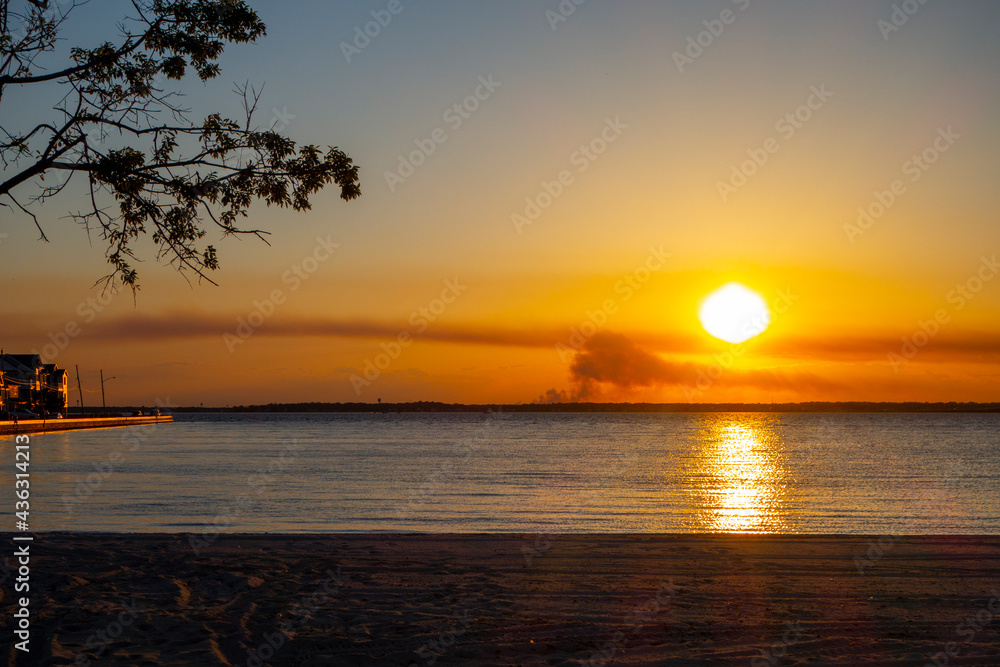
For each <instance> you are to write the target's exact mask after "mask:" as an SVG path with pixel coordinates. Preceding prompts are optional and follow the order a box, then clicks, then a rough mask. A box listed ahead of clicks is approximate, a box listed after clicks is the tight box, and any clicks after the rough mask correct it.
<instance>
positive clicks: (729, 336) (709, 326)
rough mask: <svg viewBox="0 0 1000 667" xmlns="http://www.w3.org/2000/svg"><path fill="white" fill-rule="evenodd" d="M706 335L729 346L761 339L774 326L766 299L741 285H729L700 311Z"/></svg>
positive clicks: (713, 294) (715, 292)
mask: <svg viewBox="0 0 1000 667" xmlns="http://www.w3.org/2000/svg"><path fill="white" fill-rule="evenodd" d="M698 319H699V320H701V326H703V327H704V328H705V331H707V332H708V333H710V334H711V335H713V336H715V337H716V338H721V339H722V340H724V341H726V342H727V343H742V342H743V341H746V340H750V339H751V338H753V337H754V336H758V335H760V334H761V333H763V332H764V330H765V329H767V326H768V325H769V324H770V323H771V311H770V310H769V309H768V307H767V303H766V302H765V301H764V299H763V298H762V297H761V296H760V295H759V294H757V293H756V292H754V291H753V290H751V289H750V288H748V287H746V286H745V285H741V284H740V283H727V284H725V285H723V286H722V287H720V288H719V289H717V290H715V291H714V292H712V293H711V294H709V295H708V298H707V299H705V301H704V302H703V303H702V304H701V310H700V311H698Z"/></svg>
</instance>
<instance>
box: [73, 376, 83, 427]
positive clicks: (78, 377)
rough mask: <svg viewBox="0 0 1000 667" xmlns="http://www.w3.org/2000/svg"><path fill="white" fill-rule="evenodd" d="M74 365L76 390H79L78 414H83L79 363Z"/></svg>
mask: <svg viewBox="0 0 1000 667" xmlns="http://www.w3.org/2000/svg"><path fill="white" fill-rule="evenodd" d="M74 365H75V366H76V390H77V391H78V392H80V416H81V417H82V416H83V387H81V386H80V364H74Z"/></svg>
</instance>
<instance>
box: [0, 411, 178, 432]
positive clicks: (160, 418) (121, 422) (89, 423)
mask: <svg viewBox="0 0 1000 667" xmlns="http://www.w3.org/2000/svg"><path fill="white" fill-rule="evenodd" d="M172 421H174V418H173V417H172V416H171V415H149V416H143V417H84V418H77V419H74V418H72V417H70V418H67V419H21V420H19V421H17V422H16V423H15V422H13V421H0V436H7V435H30V434H33V433H56V432H58V431H82V430H89V429H94V428H119V427H123V426H143V425H146V424H167V423H170V422H172Z"/></svg>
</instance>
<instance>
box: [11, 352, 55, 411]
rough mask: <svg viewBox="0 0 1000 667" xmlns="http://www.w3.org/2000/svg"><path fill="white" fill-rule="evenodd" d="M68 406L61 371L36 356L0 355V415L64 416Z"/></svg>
mask: <svg viewBox="0 0 1000 667" xmlns="http://www.w3.org/2000/svg"><path fill="white" fill-rule="evenodd" d="M68 407H69V373H68V372H67V371H66V370H65V369H63V368H59V367H58V366H57V365H55V364H45V363H42V358H41V356H39V355H37V354H3V353H0V413H17V412H31V413H34V414H36V415H38V416H39V417H54V416H56V415H57V414H60V415H63V416H66V410H67V409H68ZM5 416H6V415H4V416H0V419H3V418H4V417H5Z"/></svg>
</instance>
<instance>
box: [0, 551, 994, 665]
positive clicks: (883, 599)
mask: <svg viewBox="0 0 1000 667" xmlns="http://www.w3.org/2000/svg"><path fill="white" fill-rule="evenodd" d="M877 540H878V538H874V537H873V538H866V537H843V536H837V537H823V536H815V537H796V536H766V537H763V536H692V535H680V536H674V535H635V536H622V535H619V536H609V535H559V534H553V535H548V536H535V535H531V536H525V535H389V534H383V535H371V534H338V535H294V536H282V535H223V536H219V537H218V538H217V539H215V540H213V541H210V543H208V544H205V543H204V542H196V546H197V547H198V548H197V550H195V549H193V548H192V544H191V537H190V536H187V535H152V534H149V535H143V534H129V535H121V534H68V533H47V534H46V533H43V534H39V535H38V536H37V537H36V541H35V542H34V543H33V544H32V547H31V553H32V559H31V593H30V599H31V602H30V609H31V618H32V626H31V633H32V642H31V654H30V656H28V657H29V658H30V659H29V660H25V659H24V658H25V656H24V655H23V654H21V655H18V654H19V652H17V651H15V650H14V648H13V646H12V644H11V643H10V635H9V633H8V635H7V636H5V637H4V638H3V640H2V641H3V643H4V644H5V646H4V648H3V651H4V654H5V656H9V664H12V665H13V664H42V665H86V664H114V665H261V664H275V665H433V664H436V665H449V664H465V665H472V664H484V665H602V664H617V665H717V664H746V665H753V666H754V667H757V666H760V665H804V664H842V665H867V664H871V665H887V664H888V665H927V664H948V665H996V664H1000V619H997V618H996V617H997V616H1000V600H998V599H997V597H996V596H997V595H998V590H1000V538H998V537H995V536H994V537H907V538H893V539H887V538H883V539H882V540H881V546H877V545H878V543H877ZM4 564H5V568H4V572H3V577H4V578H5V580H6V581H5V583H4V585H3V587H2V588H3V600H2V603H0V606H2V608H3V612H2V613H3V614H4V616H5V618H8V619H9V618H10V617H11V615H12V613H13V598H12V592H11V589H12V586H11V581H12V578H13V576H14V573H13V572H12V571H11V570H10V569H9V568H10V567H11V565H12V564H13V563H12V560H11V559H10V558H9V557H8V558H7V559H6V560H5V563H4ZM935 659H936V660H937V662H936V663H935V662H934V660H935Z"/></svg>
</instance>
